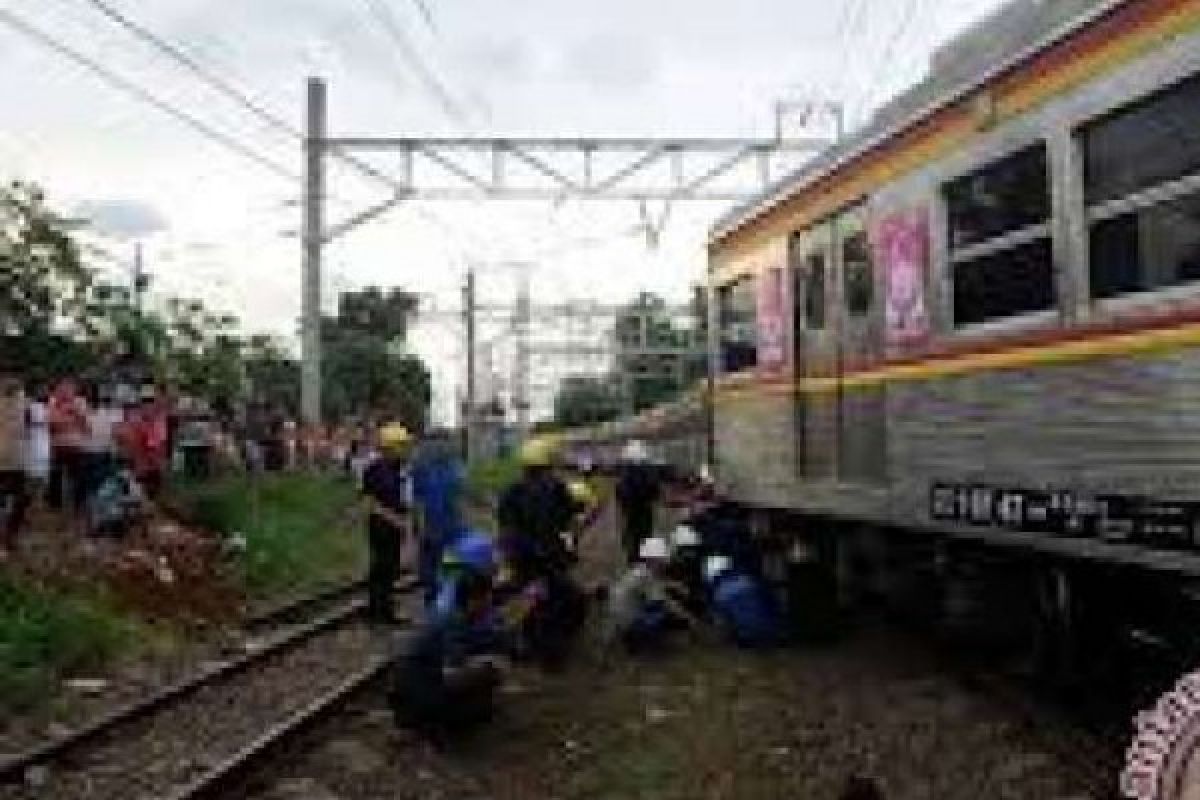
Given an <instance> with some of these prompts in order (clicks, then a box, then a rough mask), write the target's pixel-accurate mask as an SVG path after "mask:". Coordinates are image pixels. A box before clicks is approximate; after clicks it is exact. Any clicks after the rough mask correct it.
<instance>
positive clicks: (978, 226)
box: [944, 142, 1055, 326]
mask: <svg viewBox="0 0 1200 800" xmlns="http://www.w3.org/2000/svg"><path fill="white" fill-rule="evenodd" d="M944 193H945V199H946V212H947V221H948V223H949V238H950V262H951V274H952V276H953V281H954V324H955V325H959V326H961V325H974V324H977V323H980V322H988V321H991V320H996V319H1002V318H1004V317H1011V316H1015V315H1017V314H1024V313H1027V312H1031V311H1042V310H1044V309H1048V308H1051V307H1053V305H1054V302H1055V295H1054V263H1053V256H1052V248H1051V245H1050V225H1049V219H1050V191H1049V186H1048V180H1047V174H1046V145H1045V143H1041V142H1039V143H1038V144H1035V145H1033V146H1031V147H1027V148H1025V149H1024V150H1021V151H1019V152H1017V153H1014V154H1012V155H1010V156H1007V157H1005V158H1002V159H1000V160H999V161H996V162H994V163H992V164H989V165H988V166H986V167H984V168H983V169H980V170H977V171H976V172H973V173H971V174H970V175H964V176H963V177H961V178H956V179H954V180H953V181H951V182H949V183H947V184H946V186H945V188H944Z"/></svg>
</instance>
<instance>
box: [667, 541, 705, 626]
mask: <svg viewBox="0 0 1200 800" xmlns="http://www.w3.org/2000/svg"><path fill="white" fill-rule="evenodd" d="M704 556H705V551H704V545H703V542H702V541H701V539H700V534H699V533H697V532H696V529H695V528H693V527H691V526H690V525H678V526H676V527H675V530H673V531H671V564H670V567H668V570H667V575H668V577H670V578H671V580H672V581H675V582H676V583H678V584H679V585H680V586H681V587H682V588H683V595H682V596H681V598H680V599H681V600H682V602H683V604H684V605H685V606H686V607H687V608H688V610H689V611H691V612H692V613H693V614H696V615H702V614H704V612H705V609H706V607H707V605H708V597H707V595H708V593H707V591H706V589H705V586H704Z"/></svg>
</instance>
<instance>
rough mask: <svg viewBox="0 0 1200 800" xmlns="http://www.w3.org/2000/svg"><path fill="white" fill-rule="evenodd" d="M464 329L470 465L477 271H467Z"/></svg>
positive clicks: (465, 426)
mask: <svg viewBox="0 0 1200 800" xmlns="http://www.w3.org/2000/svg"><path fill="white" fill-rule="evenodd" d="M463 328H464V330H465V334H466V340H467V341H466V350H467V375H466V379H467V397H466V400H465V402H464V405H463V415H462V420H463V451H464V452H463V457H464V458H465V459H466V460H467V462H468V463H470V462H471V460H472V459H473V457H474V453H475V436H476V419H477V418H478V414H479V397H478V395H477V391H476V383H475V270H474V269H472V268H468V269H467V280H466V284H465V285H464V286H463Z"/></svg>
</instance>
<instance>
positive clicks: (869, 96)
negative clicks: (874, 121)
mask: <svg viewBox="0 0 1200 800" xmlns="http://www.w3.org/2000/svg"><path fill="white" fill-rule="evenodd" d="M918 2H919V0H908V3H907V5H906V6H905V7H904V10H903V12H901V16H900V19H899V21H898V22H897V23H896V27H895V28H894V29H893V30H892V35H891V37H890V38H889V39H888V42H887V45H886V46H885V47H884V49H883V55H882V57H881V58H880V59H879V60H878V61H877V62H876V67H875V73H874V75H873V76H872V78H871V81H870V82H869V83H867V86H866V90H865V92H864V94H863V95H862V101H861V103H860V104H859V106H858V108H857V113H856V114H855V116H858V114H859V113H865V112H866V111H868V110H870V107H871V102H872V101H873V100H874V98H875V96H876V95H877V94H878V93H879V90H880V88H881V84H882V81H883V75H884V71H885V70H886V69H887V68H888V62H890V61H891V60H892V55H893V54H894V53H895V50H896V45H898V44H899V43H900V40H901V39H902V38H903V37H904V35H905V34H906V33H907V32H908V30H909V28H910V27H911V26H912V22H913V20H914V19H915V18H916V17H917V16H918V15H917V3H918Z"/></svg>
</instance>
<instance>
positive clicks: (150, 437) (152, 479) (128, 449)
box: [119, 386, 168, 497]
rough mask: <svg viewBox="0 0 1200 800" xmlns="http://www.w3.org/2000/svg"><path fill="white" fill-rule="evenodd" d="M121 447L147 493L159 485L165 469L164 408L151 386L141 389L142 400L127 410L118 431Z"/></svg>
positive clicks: (151, 494)
mask: <svg viewBox="0 0 1200 800" xmlns="http://www.w3.org/2000/svg"><path fill="white" fill-rule="evenodd" d="M119 438H120V443H121V450H122V452H123V453H124V454H125V457H126V458H128V459H129V461H130V464H131V465H132V467H133V474H134V475H135V476H136V477H137V479H138V482H139V483H140V484H141V485H142V488H144V489H145V490H146V494H148V495H149V496H151V497H154V496H155V495H157V494H158V492H159V490H160V489H161V488H162V483H163V476H164V475H165V473H166V470H167V455H168V453H167V411H166V407H165V406H164V404H163V403H162V402H161V401H160V400H159V398H158V393H157V392H156V391H155V390H154V387H150V386H148V387H146V388H145V389H143V390H142V394H141V402H140V403H139V404H138V405H137V407H136V408H132V409H130V410H128V411H127V412H126V415H125V422H124V424H123V425H122V426H121V432H120V437H119Z"/></svg>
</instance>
